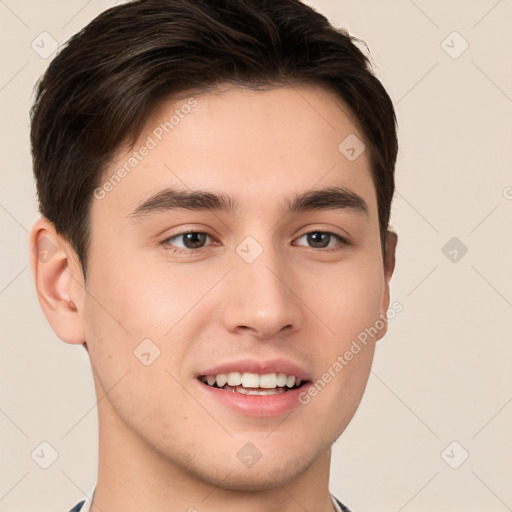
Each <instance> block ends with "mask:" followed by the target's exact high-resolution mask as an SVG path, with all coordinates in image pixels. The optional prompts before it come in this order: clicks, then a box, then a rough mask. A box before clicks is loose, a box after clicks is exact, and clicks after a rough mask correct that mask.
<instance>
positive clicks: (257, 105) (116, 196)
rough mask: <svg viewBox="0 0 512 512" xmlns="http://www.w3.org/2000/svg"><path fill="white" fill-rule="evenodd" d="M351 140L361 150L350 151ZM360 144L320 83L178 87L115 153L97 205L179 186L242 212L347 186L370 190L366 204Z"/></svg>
mask: <svg viewBox="0 0 512 512" xmlns="http://www.w3.org/2000/svg"><path fill="white" fill-rule="evenodd" d="M347 141H348V142H347ZM348 146H353V148H352V147H348ZM347 147H348V149H349V150H352V149H355V151H357V152H358V153H359V152H360V151H362V152H361V154H360V155H358V156H357V158H353V153H354V152H353V151H352V152H349V153H347V152H346V150H347ZM362 148H364V143H363V135H362V133H361V132H360V131H359V129H358V128H357V123H356V120H355V119H354V117H353V115H352V113H351V111H350V109H349V108H348V107H347V106H346V105H345V104H344V102H343V101H342V100H341V99H340V98H339V97H338V96H337V95H336V94H334V93H333V92H331V91H329V90H327V89H325V88H323V87H320V86H317V85H301V86H290V87H280V88H275V89H270V90H268V89H267V90H263V91H262V90H253V89H248V88H241V87H225V88H222V89H221V88H218V89H217V90H214V91H212V92H209V93H203V94H196V95H188V96H185V95H184V96H182V97H181V98H178V99H176V98H175V99H172V100H167V101H163V102H161V103H160V104H159V105H158V108H156V109H154V111H153V112H152V114H151V115H150V116H149V118H148V119H147V121H146V124H145V126H144V128H143V130H142V132H141V135H140V136H139V138H138V140H137V141H136V143H135V144H134V146H133V148H130V150H124V151H120V152H119V153H118V154H117V156H116V158H115V161H114V162H112V163H111V164H110V166H109V168H108V169H107V172H106V173H105V176H104V182H103V183H106V182H107V181H110V182H112V186H110V187H108V189H109V190H108V193H107V194H106V197H105V200H104V201H101V202H102V203H103V204H102V205H101V207H102V208H104V207H106V206H107V203H108V206H109V209H110V210H111V212H112V211H114V210H115V211H117V212H118V213H120V214H122V215H123V216H127V215H129V213H130V212H132V211H133V210H134V209H136V208H137V206H138V205H140V202H141V201H142V200H144V199H145V198H148V197H149V196H152V195H154V194H155V193H157V192H158V191H159V190H163V189H165V188H169V187H175V188H179V189H181V190H189V191H192V190H195V189H197V190H202V191H204V190H211V191H212V192H215V193H217V192H219V191H222V193H223V194H225V195H226V196H231V197H234V198H237V203H238V205H239V207H240V209H241V210H242V211H243V209H244V208H245V207H248V208H249V207H250V205H252V206H255V207H260V208H266V207H268V206H269V205H271V204H274V205H280V206H282V201H281V200H280V198H282V197H286V198H288V199H289V198H290V197H291V195H293V194H296V193H297V192H303V191H305V190H308V189H313V188H315V189H317V188H319V187H322V186H326V187H328V186H343V187H346V188H347V189H348V190H352V191H354V192H356V193H359V194H360V195H361V194H362V195H366V196H367V197H366V200H367V202H368V203H369V204H368V206H369V210H370V213H372V212H371V210H372V209H374V207H375V205H374V204H373V203H374V199H375V194H374V190H373V181H372V179H371V173H370V165H369V157H368V151H366V150H362ZM116 175H117V176H116ZM119 175H121V177H119ZM111 178H114V180H112V179H111ZM240 194H242V196H240ZM288 202H289V201H288ZM240 209H239V210H238V211H239V212H240Z"/></svg>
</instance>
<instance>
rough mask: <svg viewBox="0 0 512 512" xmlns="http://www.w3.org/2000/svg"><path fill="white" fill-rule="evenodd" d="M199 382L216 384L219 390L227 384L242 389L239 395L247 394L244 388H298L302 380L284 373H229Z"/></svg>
mask: <svg viewBox="0 0 512 512" xmlns="http://www.w3.org/2000/svg"><path fill="white" fill-rule="evenodd" d="M201 380H202V381H203V382H205V383H207V384H208V385H210V386H214V385H215V384H217V386H218V387H219V388H222V387H224V386H225V385H226V384H227V385H228V386H231V387H233V388H237V390H238V389H242V391H240V393H243V394H248V393H245V392H244V388H252V389H257V388H261V389H276V388H284V387H287V388H293V387H294V386H300V385H301V383H302V380H301V379H298V378H296V377H295V375H286V374H285V373H277V374H276V373H266V374H264V375H258V374H257V373H249V372H245V373H240V372H231V373H227V374H226V373H219V374H218V375H207V376H206V377H202V378H201ZM283 391H284V390H283ZM251 394H252V393H251ZM258 394H263V393H258ZM269 394H274V393H269Z"/></svg>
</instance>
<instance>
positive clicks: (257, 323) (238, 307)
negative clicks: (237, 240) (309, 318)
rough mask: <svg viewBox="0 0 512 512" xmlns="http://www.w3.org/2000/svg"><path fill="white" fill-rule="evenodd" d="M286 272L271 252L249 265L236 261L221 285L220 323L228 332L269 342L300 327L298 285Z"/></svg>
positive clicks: (287, 271) (266, 251) (267, 251)
mask: <svg viewBox="0 0 512 512" xmlns="http://www.w3.org/2000/svg"><path fill="white" fill-rule="evenodd" d="M235 258H238V255H236V254H235ZM286 268H287V267H286V265H285V262H283V261H278V258H277V257H276V255H275V252H273V251H271V250H265V251H264V252H263V253H262V255H261V256H260V257H259V258H258V259H257V260H256V261H254V262H252V263H247V262H246V261H243V260H242V259H240V260H238V261H235V266H234V268H233V270H232V271H231V272H230V273H229V274H228V276H226V280H225V283H224V298H225V306H224V308H223V310H222V321H223V324H224V327H225V328H226V329H227V330H228V331H230V332H238V333H241V334H250V335H251V336H253V337H255V338H260V339H269V338H272V337H275V336H276V335H278V334H284V333H285V332H293V331H295V330H298V329H300V328H301V327H302V321H303V312H302V309H301V307H300V306H301V304H302V302H301V300H300V298H299V296H298V295H297V293H296V291H294V288H297V287H298V284H297V283H295V282H294V278H293V273H292V271H291V269H288V270H286ZM294 285H295V286H294ZM281 331H282V332H281Z"/></svg>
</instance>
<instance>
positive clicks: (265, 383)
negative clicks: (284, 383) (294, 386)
mask: <svg viewBox="0 0 512 512" xmlns="http://www.w3.org/2000/svg"><path fill="white" fill-rule="evenodd" d="M293 381H294V382H295V377H294V378H293ZM276 385H277V375H276V374H275V373H267V374H265V375H262V376H261V377H260V388H265V389H271V388H275V387H276Z"/></svg>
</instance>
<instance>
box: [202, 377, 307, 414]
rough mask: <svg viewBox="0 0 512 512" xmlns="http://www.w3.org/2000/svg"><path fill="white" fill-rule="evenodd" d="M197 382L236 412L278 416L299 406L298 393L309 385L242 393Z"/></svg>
mask: <svg viewBox="0 0 512 512" xmlns="http://www.w3.org/2000/svg"><path fill="white" fill-rule="evenodd" d="M197 382H198V384H199V386H200V388H201V389H202V390H203V391H204V392H205V393H207V395H208V396H209V397H211V398H212V399H214V400H217V401H218V402H221V403H222V404H224V405H226V406H227V407H229V408H230V409H232V410H234V411H236V412H237V413H239V414H244V415H246V416H261V417H269V416H278V415H279V414H283V413H285V412H288V411H291V410H292V409H294V408H295V407H298V406H300V405H301V403H300V402H299V395H300V394H301V393H303V392H304V391H305V390H306V389H307V388H308V386H309V383H306V384H305V385H303V386H301V387H299V388H296V389H291V390H289V391H285V392H284V393H278V394H276V395H243V394H242V393H236V392H233V391H231V390H224V389H220V388H214V387H212V386H208V385H207V384H204V383H203V382H201V381H200V380H198V381H197Z"/></svg>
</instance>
